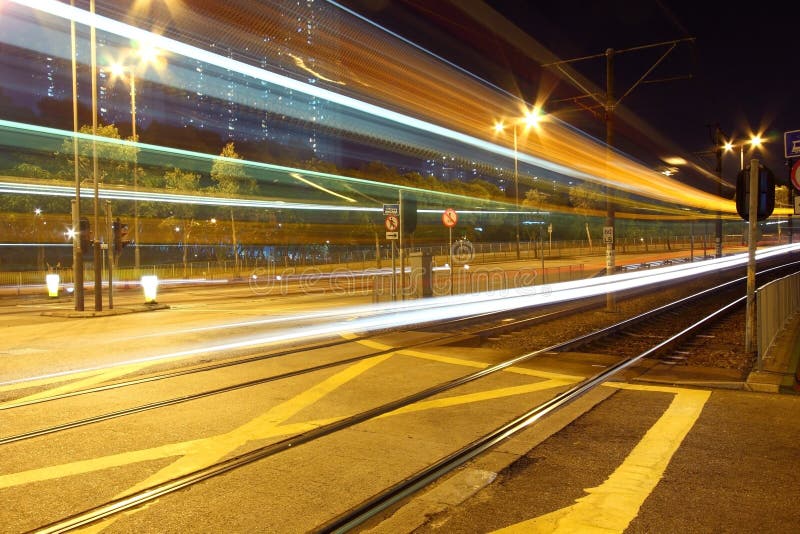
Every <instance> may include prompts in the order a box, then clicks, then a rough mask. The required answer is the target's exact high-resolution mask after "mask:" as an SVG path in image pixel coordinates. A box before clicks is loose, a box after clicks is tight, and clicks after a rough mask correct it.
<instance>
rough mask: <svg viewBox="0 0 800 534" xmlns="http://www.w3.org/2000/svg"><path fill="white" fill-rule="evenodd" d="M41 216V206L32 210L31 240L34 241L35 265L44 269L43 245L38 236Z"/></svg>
mask: <svg viewBox="0 0 800 534" xmlns="http://www.w3.org/2000/svg"><path fill="white" fill-rule="evenodd" d="M41 218H42V210H41V208H36V209H34V210H33V240H34V242H35V243H36V267H37V268H38V269H39V270H44V246H43V245H42V243H41V240H40V236H39V221H40V220H41Z"/></svg>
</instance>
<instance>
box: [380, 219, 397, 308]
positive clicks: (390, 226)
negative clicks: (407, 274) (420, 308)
mask: <svg viewBox="0 0 800 534" xmlns="http://www.w3.org/2000/svg"><path fill="white" fill-rule="evenodd" d="M383 216H384V221H383V226H384V228H386V239H388V240H389V241H391V242H392V284H391V287H392V289H391V291H392V300H395V299H396V298H397V266H396V264H395V260H394V242H395V241H396V240H397V239H398V237H399V236H400V235H399V234H400V232H398V228H400V204H384V205H383Z"/></svg>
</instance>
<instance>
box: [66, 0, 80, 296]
mask: <svg viewBox="0 0 800 534" xmlns="http://www.w3.org/2000/svg"><path fill="white" fill-rule="evenodd" d="M70 5H71V6H74V5H75V0H70ZM69 30H70V31H69V34H70V45H71V48H72V132H73V135H72V158H73V163H74V165H73V166H74V169H73V170H74V173H75V200H74V201H73V206H72V230H73V232H74V233H73V237H72V281H73V285H74V292H73V295H74V298H75V311H83V249H82V248H81V239H82V237H81V234H80V231H81V230H80V228H81V177H80V169H79V166H78V47H77V43H76V38H75V21H74V20H72V21H70V25H69Z"/></svg>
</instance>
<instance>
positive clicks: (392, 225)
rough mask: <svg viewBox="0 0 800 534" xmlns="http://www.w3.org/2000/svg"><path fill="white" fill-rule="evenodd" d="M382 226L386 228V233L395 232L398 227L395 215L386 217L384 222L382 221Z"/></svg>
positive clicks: (398, 221) (398, 222)
mask: <svg viewBox="0 0 800 534" xmlns="http://www.w3.org/2000/svg"><path fill="white" fill-rule="evenodd" d="M383 225H384V226H385V227H386V230H387V231H389V232H396V231H397V229H398V228H399V227H400V219H398V218H397V215H387V216H386V220H385V221H383Z"/></svg>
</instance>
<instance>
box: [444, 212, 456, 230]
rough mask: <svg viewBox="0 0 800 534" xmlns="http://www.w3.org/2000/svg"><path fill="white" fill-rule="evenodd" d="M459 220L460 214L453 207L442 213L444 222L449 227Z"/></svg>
mask: <svg viewBox="0 0 800 534" xmlns="http://www.w3.org/2000/svg"><path fill="white" fill-rule="evenodd" d="M457 222H458V214H457V213H456V210H454V209H453V208H447V209H446V210H444V213H442V223H444V225H445V226H446V227H448V228H452V227H454V226H455V225H456V223H457Z"/></svg>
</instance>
